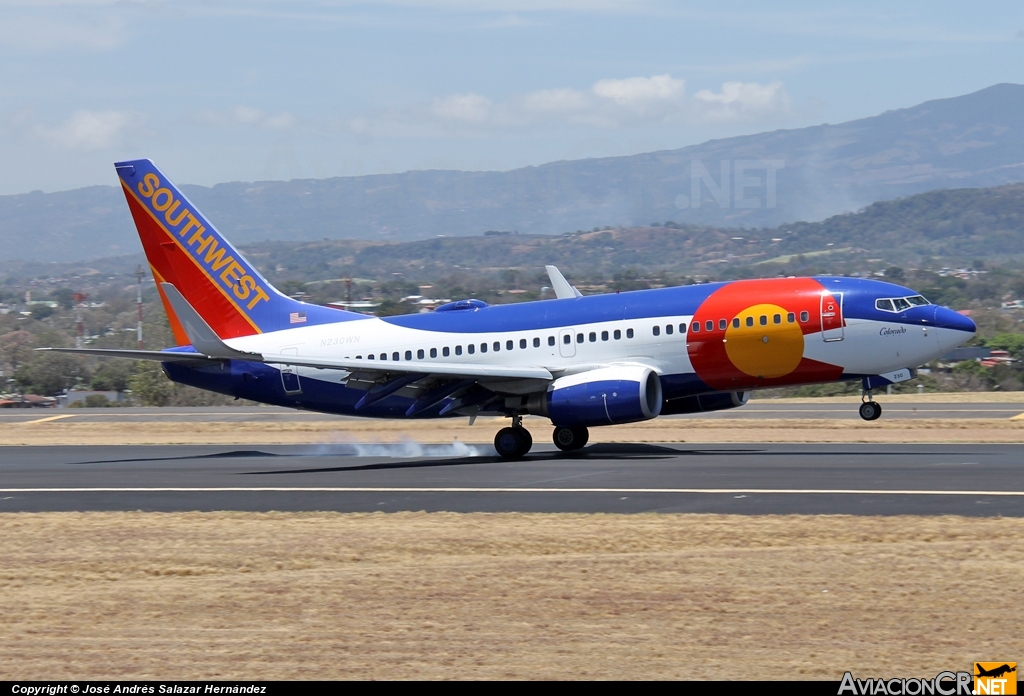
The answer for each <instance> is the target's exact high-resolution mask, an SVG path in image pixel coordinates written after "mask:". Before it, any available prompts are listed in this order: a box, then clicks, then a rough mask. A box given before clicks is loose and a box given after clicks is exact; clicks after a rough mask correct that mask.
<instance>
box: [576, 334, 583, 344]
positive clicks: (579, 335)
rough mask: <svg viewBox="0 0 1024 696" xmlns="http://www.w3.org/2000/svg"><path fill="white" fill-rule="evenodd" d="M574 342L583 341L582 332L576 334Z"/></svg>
mask: <svg viewBox="0 0 1024 696" xmlns="http://www.w3.org/2000/svg"><path fill="white" fill-rule="evenodd" d="M576 342H577V343H583V334H576Z"/></svg>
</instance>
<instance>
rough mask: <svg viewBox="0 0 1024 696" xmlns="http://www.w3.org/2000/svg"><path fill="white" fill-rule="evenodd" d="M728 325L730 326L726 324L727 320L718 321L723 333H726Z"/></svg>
mask: <svg viewBox="0 0 1024 696" xmlns="http://www.w3.org/2000/svg"><path fill="white" fill-rule="evenodd" d="M727 325H728V322H726V321H725V319H719V320H718V328H719V329H721V330H722V331H725V327H726V326H727Z"/></svg>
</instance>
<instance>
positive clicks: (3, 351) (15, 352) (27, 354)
mask: <svg viewBox="0 0 1024 696" xmlns="http://www.w3.org/2000/svg"><path fill="white" fill-rule="evenodd" d="M35 340H36V337H35V336H33V335H32V334H31V333H29V332H28V331H11V332H10V333H5V334H3V335H2V336H0V368H3V369H5V370H6V371H7V372H6V374H14V373H15V372H17V371H18V368H19V367H21V365H22V363H24V362H26V361H28V360H29V359H30V358H31V357H32V349H33V347H35Z"/></svg>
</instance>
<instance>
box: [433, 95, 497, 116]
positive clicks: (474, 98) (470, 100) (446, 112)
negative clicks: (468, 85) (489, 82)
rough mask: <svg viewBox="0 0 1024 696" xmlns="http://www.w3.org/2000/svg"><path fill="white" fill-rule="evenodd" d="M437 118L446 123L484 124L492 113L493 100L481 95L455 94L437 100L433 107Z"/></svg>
mask: <svg viewBox="0 0 1024 696" xmlns="http://www.w3.org/2000/svg"><path fill="white" fill-rule="evenodd" d="M431 111H432V112H433V113H434V115H435V116H437V117H438V118H440V119H442V120H446V121H462V122H465V123H483V122H484V121H485V120H486V119H487V117H488V115H489V114H490V112H491V100H490V99H488V98H487V97H482V96H480V95H479V94H473V93H472V92H469V93H467V94H453V95H451V96H448V97H444V98H442V99H435V100H434V103H433V105H432V106H431Z"/></svg>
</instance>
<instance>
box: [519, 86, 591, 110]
mask: <svg viewBox="0 0 1024 696" xmlns="http://www.w3.org/2000/svg"><path fill="white" fill-rule="evenodd" d="M590 106H591V100H590V99H589V98H588V97H587V95H586V94H584V93H583V92H580V91H578V90H575V89H542V90H538V91H536V92H530V93H529V94H527V95H526V96H524V97H523V100H522V108H523V109H525V110H526V111H532V112H539V113H567V112H574V111H582V110H584V109H587V108H589V107H590Z"/></svg>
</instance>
